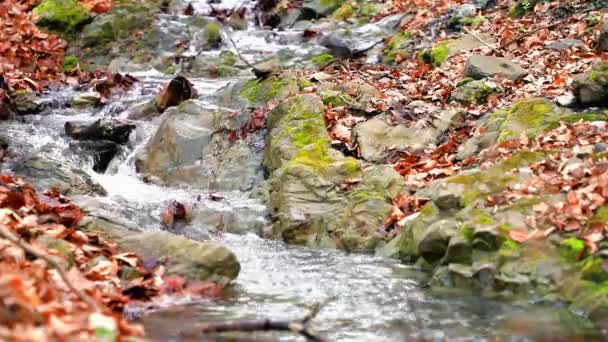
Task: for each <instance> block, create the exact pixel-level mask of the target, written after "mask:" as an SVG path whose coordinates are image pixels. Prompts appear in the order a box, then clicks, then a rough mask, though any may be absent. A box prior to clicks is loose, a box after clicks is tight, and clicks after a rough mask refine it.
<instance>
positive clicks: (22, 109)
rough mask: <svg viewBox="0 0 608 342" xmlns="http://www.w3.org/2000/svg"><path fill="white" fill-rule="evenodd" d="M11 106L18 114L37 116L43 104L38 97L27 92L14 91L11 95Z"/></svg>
mask: <svg viewBox="0 0 608 342" xmlns="http://www.w3.org/2000/svg"><path fill="white" fill-rule="evenodd" d="M11 99H12V100H13V105H14V108H15V110H16V111H17V113H18V114H21V115H25V114H38V113H40V112H41V111H42V110H43V109H44V103H43V102H42V100H41V99H40V97H38V95H36V94H34V93H33V92H29V91H16V92H14V93H12V94H11Z"/></svg>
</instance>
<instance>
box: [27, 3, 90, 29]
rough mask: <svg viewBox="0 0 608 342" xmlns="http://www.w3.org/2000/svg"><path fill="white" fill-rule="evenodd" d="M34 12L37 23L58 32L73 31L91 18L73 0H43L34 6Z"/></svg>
mask: <svg viewBox="0 0 608 342" xmlns="http://www.w3.org/2000/svg"><path fill="white" fill-rule="evenodd" d="M34 13H35V14H36V15H37V16H38V25H40V26H42V27H45V28H47V29H49V30H50V31H53V32H57V33H59V34H70V33H74V32H76V31H77V29H78V28H80V27H82V26H83V25H84V24H85V23H86V22H87V21H89V19H90V18H91V16H90V14H89V12H88V11H87V10H86V9H85V8H84V7H82V6H80V4H78V3H77V2H76V1H75V0H44V1H43V2H41V3H40V5H38V6H36V8H34Z"/></svg>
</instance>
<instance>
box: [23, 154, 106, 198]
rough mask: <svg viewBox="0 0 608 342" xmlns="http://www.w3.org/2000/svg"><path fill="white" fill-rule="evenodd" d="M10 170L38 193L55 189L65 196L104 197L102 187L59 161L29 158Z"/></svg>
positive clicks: (80, 171)
mask: <svg viewBox="0 0 608 342" xmlns="http://www.w3.org/2000/svg"><path fill="white" fill-rule="evenodd" d="M12 170H13V171H14V172H15V174H17V175H18V176H20V177H23V178H24V179H25V180H27V181H28V182H30V183H32V184H33V185H34V186H35V187H36V189H38V190H40V191H47V190H48V189H50V188H56V189H57V190H58V191H59V192H60V193H62V194H64V195H67V196H71V195H79V194H95V195H99V196H105V195H106V191H105V190H104V189H103V187H102V186H101V185H99V184H98V183H97V182H95V181H94V180H93V179H92V178H91V176H89V175H88V174H87V173H86V172H84V171H83V170H81V169H77V168H73V167H70V166H68V165H66V164H65V163H62V162H59V161H55V160H51V159H44V158H42V157H31V158H29V159H26V160H23V161H20V162H17V163H15V165H13V168H12Z"/></svg>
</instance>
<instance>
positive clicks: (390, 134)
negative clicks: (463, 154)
mask: <svg viewBox="0 0 608 342" xmlns="http://www.w3.org/2000/svg"><path fill="white" fill-rule="evenodd" d="M457 117H458V112H457V111H453V110H448V111H443V112H441V113H440V114H439V115H438V117H437V119H435V120H434V121H433V124H432V125H426V124H425V122H423V121H420V122H419V124H417V125H414V126H412V127H409V126H406V125H404V124H398V125H390V124H389V123H388V121H387V118H386V117H385V116H384V115H379V116H376V117H373V118H371V119H370V120H367V121H364V122H362V123H360V124H358V125H357V126H355V128H354V130H353V135H354V140H355V141H356V142H357V143H358V144H359V147H360V148H361V156H362V157H363V159H365V160H368V161H379V160H381V159H382V157H383V155H384V152H385V151H386V150H387V149H388V148H397V149H406V148H412V149H413V150H422V149H424V148H425V147H428V146H430V145H434V144H435V143H436V141H437V138H438V137H439V135H440V134H441V133H442V132H443V131H444V130H446V129H447V128H448V127H449V126H450V124H451V122H452V121H453V120H454V119H455V118H457Z"/></svg>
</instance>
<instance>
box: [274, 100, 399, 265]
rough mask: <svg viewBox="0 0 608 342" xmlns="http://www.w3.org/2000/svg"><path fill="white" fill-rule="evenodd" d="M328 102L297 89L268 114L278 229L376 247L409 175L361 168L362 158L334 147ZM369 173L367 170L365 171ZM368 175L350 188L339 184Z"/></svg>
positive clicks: (309, 239) (310, 240)
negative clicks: (394, 196)
mask: <svg viewBox="0 0 608 342" xmlns="http://www.w3.org/2000/svg"><path fill="white" fill-rule="evenodd" d="M323 113H324V105H323V102H322V101H321V98H320V97H319V96H317V95H315V94H302V95H296V96H293V97H290V98H288V99H287V100H285V101H283V102H282V103H281V104H280V105H279V106H277V107H275V108H274V109H273V110H272V111H271V112H270V113H269V115H268V129H269V135H268V138H267V147H266V150H265V153H264V167H265V168H266V171H267V172H268V173H269V174H270V178H269V184H270V188H269V192H268V200H267V201H268V204H269V208H270V216H271V219H272V221H273V235H274V236H275V237H278V238H280V239H282V240H284V241H287V242H289V243H295V244H306V245H310V246H323V247H333V248H340V249H344V250H347V251H360V252H370V253H371V252H373V251H374V249H375V248H376V247H377V245H378V244H379V243H380V242H381V240H382V236H381V235H380V233H379V231H378V230H379V228H380V226H381V225H382V223H383V222H384V219H385V218H386V215H388V214H389V213H390V210H391V202H390V201H391V197H390V195H391V194H396V193H398V191H399V189H401V187H402V184H403V183H402V182H403V180H402V179H400V177H399V176H398V174H397V173H396V172H395V171H393V170H389V169H387V168H371V169H368V170H365V171H362V170H361V167H360V166H359V163H358V162H357V160H355V159H353V158H345V157H344V156H343V155H342V154H341V153H340V152H338V151H335V150H332V149H330V147H329V143H330V141H329V136H328V134H327V131H326V130H325V129H324V124H323V123H324V114H323ZM362 173H363V174H362ZM362 176H363V182H362V184H360V185H359V186H357V187H355V188H354V189H353V190H351V191H349V192H348V193H345V192H343V191H341V190H340V188H339V187H338V186H337V185H338V184H342V183H344V182H345V181H346V180H347V179H353V178H359V177H362Z"/></svg>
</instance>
